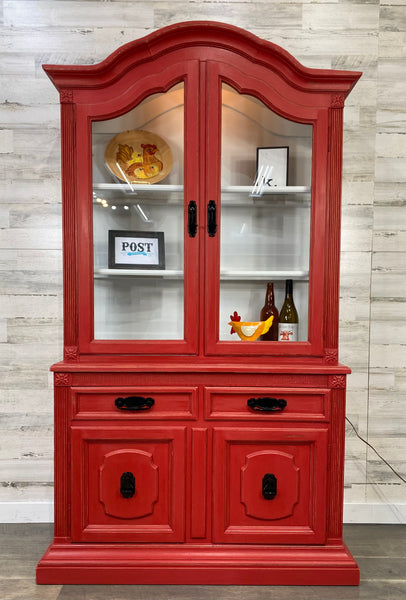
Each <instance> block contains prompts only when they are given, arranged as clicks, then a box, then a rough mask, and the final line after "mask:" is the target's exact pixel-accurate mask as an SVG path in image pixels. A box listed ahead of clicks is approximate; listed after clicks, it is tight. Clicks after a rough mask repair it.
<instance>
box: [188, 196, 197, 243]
mask: <svg viewBox="0 0 406 600" xmlns="http://www.w3.org/2000/svg"><path fill="white" fill-rule="evenodd" d="M187 228H188V232H189V237H195V236H196V233H197V204H196V202H195V201H194V200H191V201H190V202H189V204H188V226H187Z"/></svg>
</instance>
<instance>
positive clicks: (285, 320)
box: [278, 279, 299, 342]
mask: <svg viewBox="0 0 406 600" xmlns="http://www.w3.org/2000/svg"><path fill="white" fill-rule="evenodd" d="M298 329H299V317H298V314H297V310H296V306H295V303H294V302H293V281H292V279H287V280H286V294H285V301H284V303H283V306H282V309H281V312H280V314H279V325H278V340H279V341H280V342H297V340H298Z"/></svg>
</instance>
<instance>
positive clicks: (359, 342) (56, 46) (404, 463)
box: [0, 0, 406, 521]
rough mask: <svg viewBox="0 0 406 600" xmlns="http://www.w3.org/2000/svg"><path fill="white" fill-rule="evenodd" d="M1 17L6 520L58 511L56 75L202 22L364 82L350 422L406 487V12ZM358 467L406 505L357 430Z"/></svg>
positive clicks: (347, 2)
mask: <svg viewBox="0 0 406 600" xmlns="http://www.w3.org/2000/svg"><path fill="white" fill-rule="evenodd" d="M0 11H1V12H0V270H1V274H0V295H1V296H0V482H1V484H0V520H2V515H3V520H4V519H6V520H7V518H9V519H16V520H24V519H27V520H29V519H30V515H31V517H32V518H33V519H34V520H35V519H36V518H40V516H38V515H39V513H38V512H37V513H36V512H35V510H34V509H32V510H31V509H30V508H28V509H27V511H28V512H27V511H26V512H25V513H24V510H21V511H19V510H18V507H19V506H23V503H27V504H28V507H29V506H31V505H32V506H34V505H35V503H45V504H46V503H47V502H51V500H52V452H53V443H52V435H53V431H52V411H53V407H52V389H51V388H52V381H51V378H50V375H49V373H48V368H49V365H50V364H52V363H53V362H55V361H57V360H59V359H60V357H61V356H62V323H61V307H62V298H61V295H62V290H61V280H62V278H61V204H60V202H61V196H60V165H59V161H60V149H59V106H58V95H57V93H56V90H55V89H54V88H53V86H52V85H51V83H50V82H49V81H48V79H47V78H46V76H45V75H44V73H43V71H42V69H41V65H42V64H43V63H65V64H75V63H77V64H79V63H81V64H84V63H93V62H98V61H100V60H102V59H103V58H105V57H106V56H107V55H108V54H109V53H110V52H112V51H113V50H115V49H116V48H117V47H118V46H120V45H122V44H124V43H125V42H128V41H130V40H132V39H135V38H138V37H142V36H143V35H145V34H147V33H149V32H151V31H153V30H155V29H158V28H160V27H162V26H164V25H168V24H170V23H175V22H177V21H186V20H195V19H203V20H204V19H209V20H222V21H224V22H227V23H232V24H234V25H237V26H240V27H243V28H246V29H248V30H250V31H252V32H253V33H255V34H257V35H258V36H260V37H263V38H266V39H269V40H271V41H273V42H275V43H277V44H280V45H281V46H283V47H284V48H286V49H287V50H288V51H289V52H291V53H292V54H293V55H294V56H295V57H296V58H297V59H298V60H300V61H301V62H303V63H304V64H305V65H307V66H312V67H321V68H340V69H355V70H362V71H363V72H364V76H363V78H362V79H361V81H360V82H359V83H358V85H357V86H356V88H355V90H354V91H353V93H352V94H351V95H350V97H349V99H348V104H347V108H346V110H345V133H344V182H343V231H342V278H341V355H340V359H341V361H342V362H343V363H345V364H347V365H349V366H351V368H352V369H353V374H352V375H351V376H350V378H349V385H348V392H349V393H348V416H349V418H350V419H351V421H352V423H353V424H354V426H355V427H356V428H357V429H358V430H359V432H360V434H361V435H363V436H364V437H366V438H367V439H368V440H369V442H370V443H371V444H373V445H374V446H376V448H377V449H378V450H379V452H380V453H381V454H382V455H383V456H385V457H386V458H387V459H388V460H389V461H390V462H391V463H392V464H393V466H394V467H395V468H396V469H398V470H399V471H400V472H402V473H403V476H405V475H406V416H405V415H406V276H405V275H406V161H405V158H406V135H405V129H406V103H405V97H406V59H405V54H406V43H405V42H406V6H405V4H404V0H381V2H379V1H377V0H370V1H362V0H358V1H355V0H343V1H340V0H337V1H331V2H327V1H324V0H318V1H317V0H316V1H314V2H310V1H308V2H307V1H305V0H304V1H300V0H298V1H294V0H292V1H290V2H278V1H272V2H257V1H244V0H240V1H238V0H236V1H228V2H225V1H202V2H185V1H183V0H172V1H171V2H165V1H162V2H161V1H153V0H150V1H148V2H147V1H145V2H143V1H142V2H134V0H128V1H125V0H117V1H114V0H111V1H107V0H106V1H97V0H93V1H91V0H88V1H81V0H58V1H55V0H3V2H0ZM346 456H347V462H346V467H347V468H346V501H347V502H350V503H355V505H357V506H358V507H361V509H362V506H363V505H368V503H380V504H382V505H386V506H388V507H390V506H392V505H401V504H403V505H404V504H405V502H406V493H405V485H404V484H402V483H401V481H400V480H399V479H398V478H397V477H396V476H395V475H394V474H393V473H392V472H391V471H390V469H389V468H388V467H387V466H386V465H385V464H384V463H383V462H382V461H381V460H380V459H379V458H378V457H377V456H376V455H375V453H374V452H373V451H372V450H370V449H369V448H368V447H367V446H365V444H363V442H361V441H360V440H359V439H358V438H357V437H356V436H355V434H354V432H353V430H352V429H351V427H350V426H349V425H348V426H347V450H346ZM17 502H18V503H22V504H19V505H17V504H15V503H17ZM2 507H3V511H2ZM30 510H31V512H30ZM361 512H362V511H361ZM41 514H42V513H41ZM50 514H51V513H50ZM360 514H361V513H356V514H355V517H354V519H355V520H357V519H358V520H362V516H360ZM393 514H394V520H395V521H396V520H399V519H400V517H399V513H397V512H396V511H393ZM24 515H25V516H24Z"/></svg>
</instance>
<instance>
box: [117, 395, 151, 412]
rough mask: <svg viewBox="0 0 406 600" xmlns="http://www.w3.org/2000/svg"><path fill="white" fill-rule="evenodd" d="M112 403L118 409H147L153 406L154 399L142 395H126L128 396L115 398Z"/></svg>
mask: <svg viewBox="0 0 406 600" xmlns="http://www.w3.org/2000/svg"><path fill="white" fill-rule="evenodd" d="M114 404H115V405H116V406H117V408H119V409H120V410H149V409H150V408H151V407H152V406H154V404H155V400H154V399H153V398H144V397H143V396H128V398H117V399H116V400H115V402H114Z"/></svg>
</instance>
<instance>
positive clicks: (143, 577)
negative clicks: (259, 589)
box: [37, 542, 359, 585]
mask: <svg viewBox="0 0 406 600" xmlns="http://www.w3.org/2000/svg"><path fill="white" fill-rule="evenodd" d="M37 583H39V584H59V585H60V584H92V585H94V584H140V585H141V584H142V585H148V584H161V585H162V584H168V585H170V584H174V585H193V584H197V585H358V584H359V569H358V566H357V564H356V562H355V561H354V559H353V558H352V556H351V554H350V552H349V551H348V550H347V548H346V547H345V545H340V546H324V547H320V546H310V547H293V546H278V547H272V546H267V547H260V546H256V547H247V546H232V547H229V546H227V547H226V546H204V545H201V546H191V545H183V546H181V547H180V546H179V545H173V544H168V545H166V546H165V547H162V546H148V547H146V546H140V545H128V544H117V545H112V544H108V545H107V544H80V545H77V544H71V543H55V542H54V543H53V544H51V546H50V547H49V548H48V550H47V552H46V553H45V555H44V557H43V558H42V560H41V561H40V563H39V565H38V567H37Z"/></svg>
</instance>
